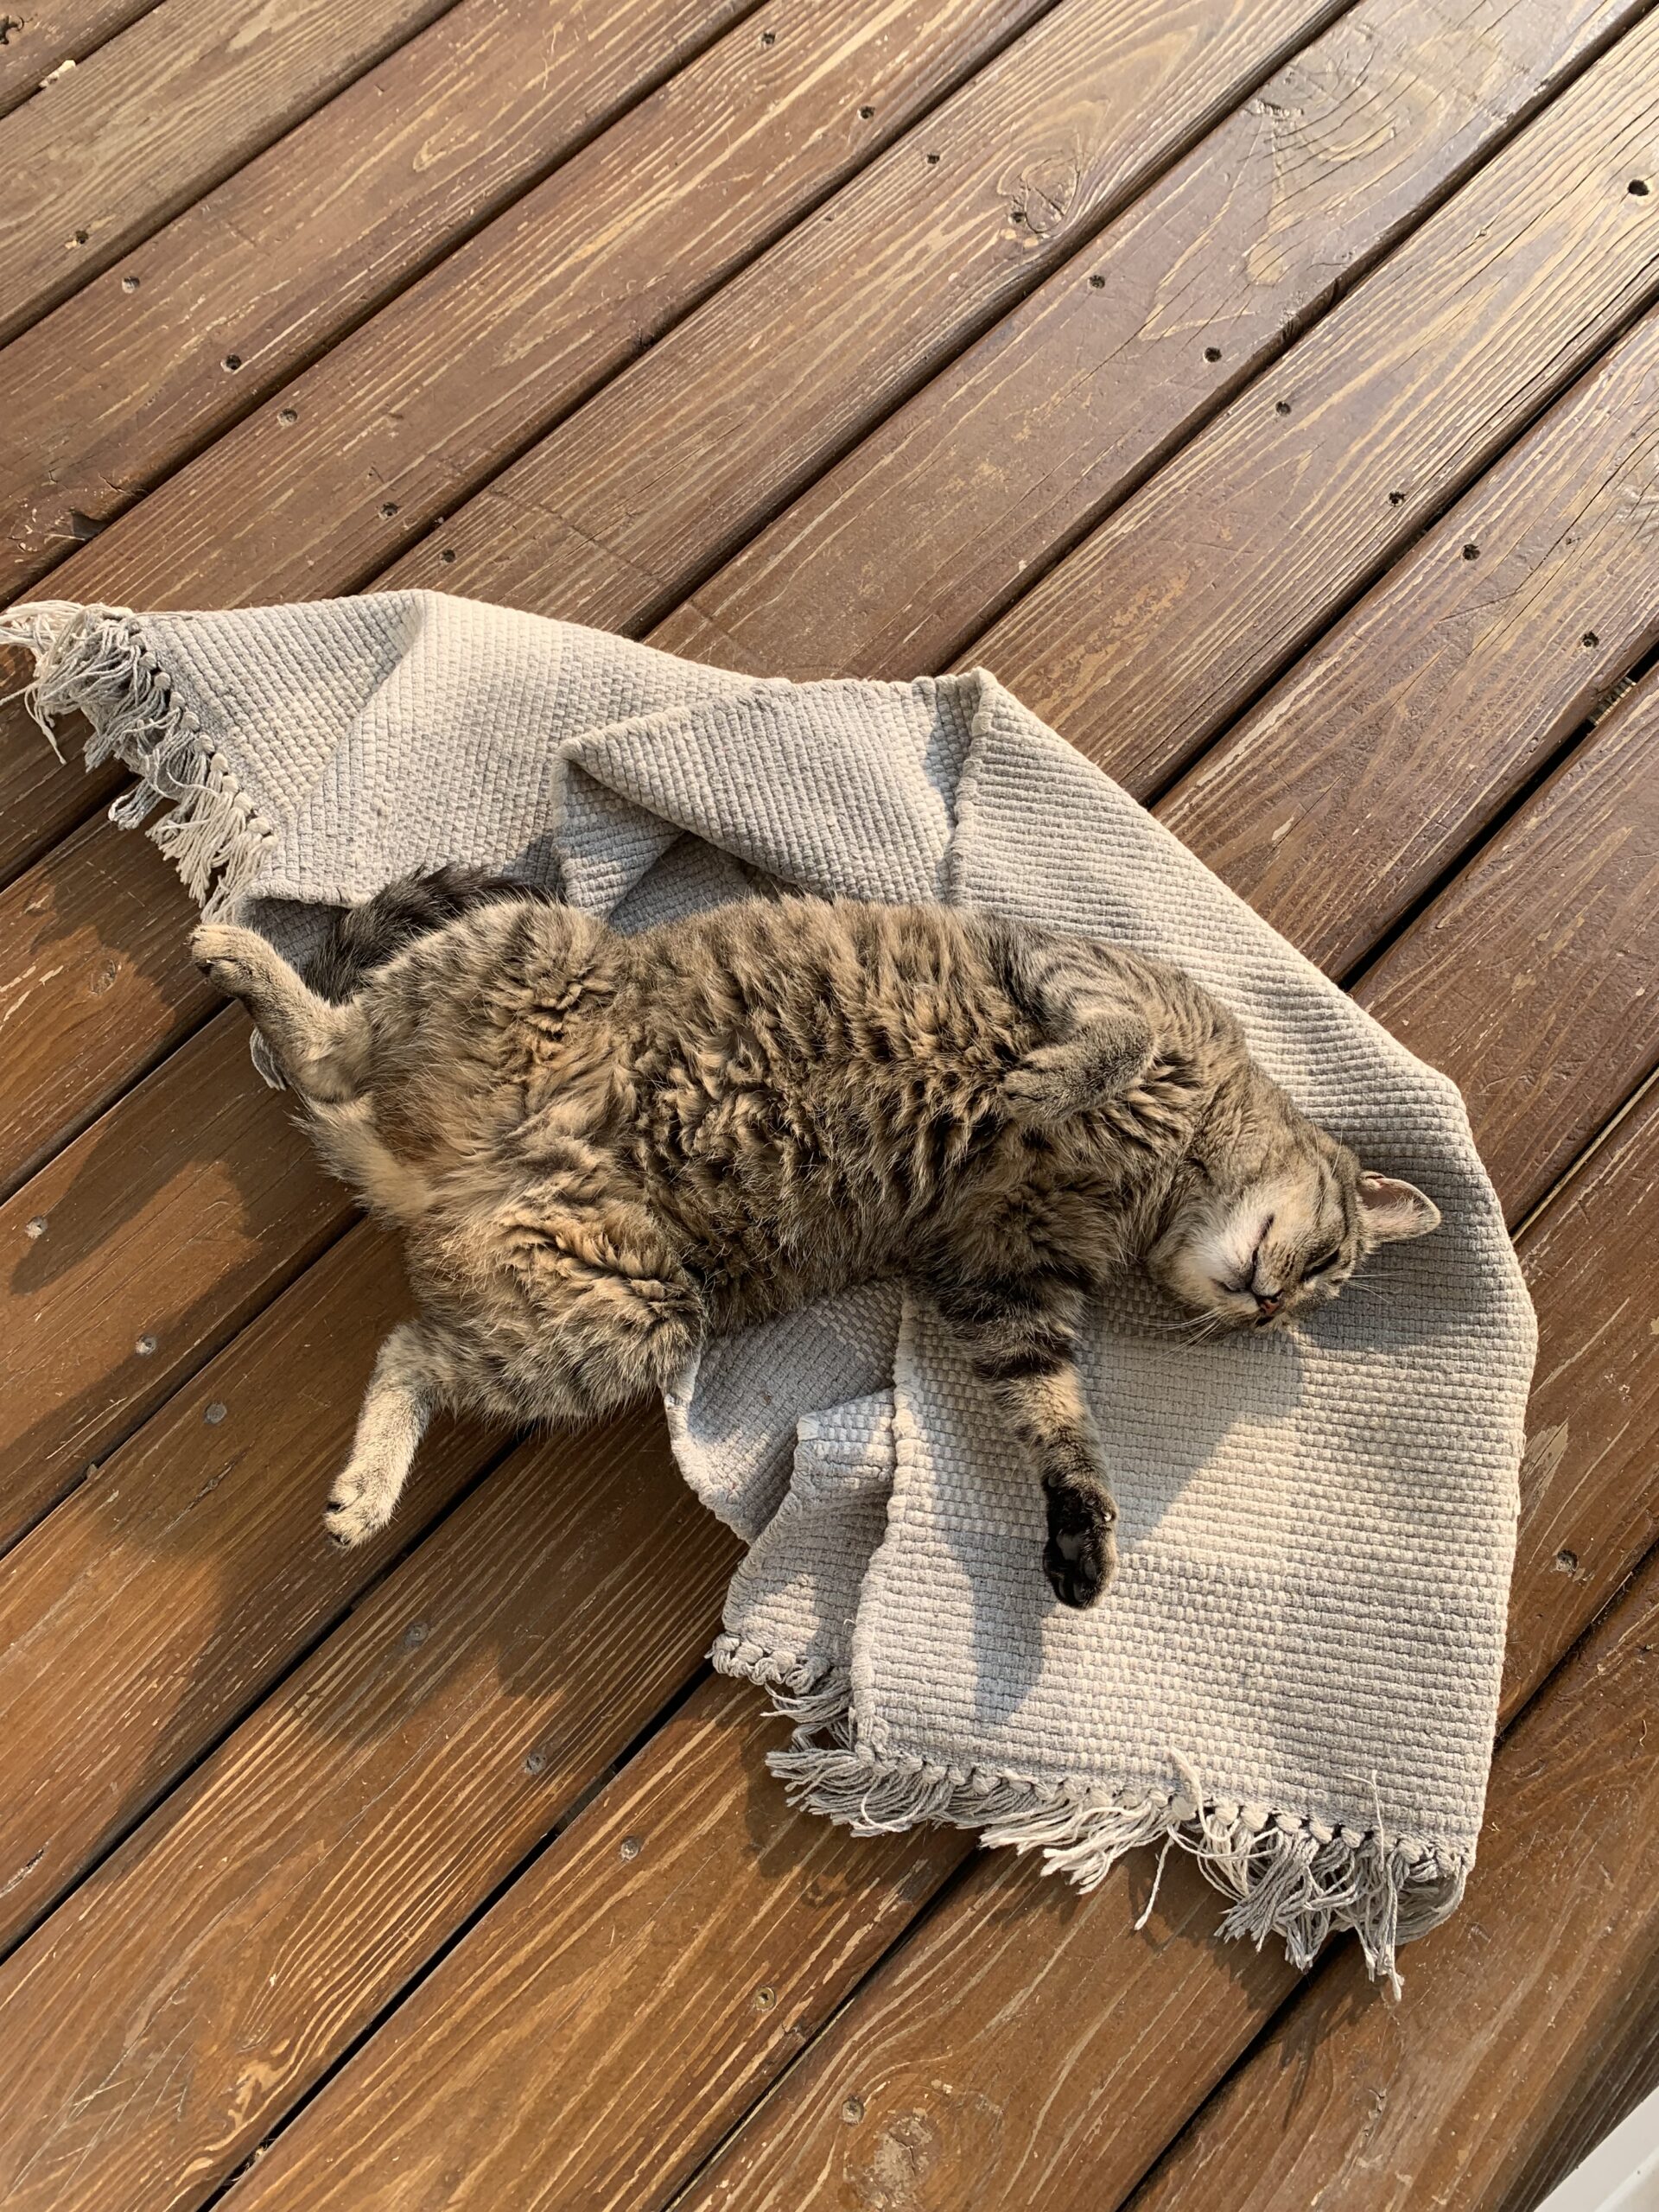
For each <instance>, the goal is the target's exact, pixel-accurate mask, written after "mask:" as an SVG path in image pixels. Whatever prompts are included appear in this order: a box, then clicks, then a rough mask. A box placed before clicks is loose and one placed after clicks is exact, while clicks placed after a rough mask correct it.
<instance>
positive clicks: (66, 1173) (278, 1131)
mask: <svg viewBox="0 0 1659 2212" xmlns="http://www.w3.org/2000/svg"><path fill="white" fill-rule="evenodd" d="M249 1034H250V1032H249V1029H248V1025H247V1023H246V1021H245V1020H244V1018H243V1016H242V1015H241V1014H240V1013H239V1012H227V1013H225V1014H219V1016H217V1017H216V1018H215V1019H214V1020H213V1021H212V1022H210V1023H209V1024H208V1026H207V1028H206V1029H205V1030H203V1031H202V1033H200V1035H199V1036H197V1037H194V1038H193V1039H191V1040H190V1042H189V1043H188V1045H186V1046H184V1047H183V1049H182V1050H181V1052H177V1053H175V1055H174V1056H173V1058H171V1059H170V1060H168V1062H167V1063H166V1065H164V1066H162V1067H161V1068H159V1069H158V1070H156V1072H155V1073H154V1074H153V1075H152V1076H150V1077H149V1078H148V1079H147V1081H146V1082H145V1083H144V1084H142V1085H141V1086H140V1088H139V1089H138V1090H137V1091H134V1092H130V1093H129V1094H128V1096H126V1097H125V1098H124V1099H123V1100H122V1101H121V1103H119V1104H118V1105H117V1106H115V1107H113V1108H111V1110H110V1112H109V1113H107V1114H106V1115H105V1116H103V1117H102V1118H101V1119H100V1120H99V1121H97V1122H94V1123H93V1124H92V1127H91V1128H89V1129H87V1130H86V1131H85V1133H84V1134H83V1135H80V1136H79V1137H78V1138H77V1139H76V1140H75V1141H74V1142H73V1144H72V1145H70V1146H69V1147H67V1149H66V1150H65V1151H63V1152H61V1153H60V1154H59V1155H58V1157H57V1158H56V1159H55V1160H54V1161H53V1162H52V1164H51V1166H49V1167H47V1168H45V1169H43V1170H42V1171H41V1173H39V1174H38V1175H35V1177H33V1178H32V1179H31V1180H30V1181H29V1182H28V1183H26V1184H24V1185H23V1186H22V1189H21V1190H20V1191H18V1192H16V1194H15V1195H14V1196H13V1197H12V1198H10V1199H9V1200H8V1201H7V1202H6V1204H5V1205H4V1206H3V1207H0V1251H3V1252H4V1253H5V1255H7V1268H8V1273H7V1275H6V1280H5V1284H4V1287H3V1291H0V1544H3V1543H5V1542H8V1541H10V1540H11V1539H12V1538H14V1537H15V1536H16V1535H17V1534H18V1533H19V1532H20V1531H21V1530H22V1529H27V1528H28V1527H29V1525H30V1523H31V1522H34V1521H35V1519H36V1518H37V1517H38V1516H39V1515H40V1514H41V1513H42V1512H43V1511H44V1510H46V1509H47V1507H48V1506H49V1505H50V1504H51V1503H52V1501H53V1500H54V1498H56V1497H61V1496H62V1495H63V1493H64V1491H67V1489H69V1488H70V1487H71V1486H72V1485H73V1484H74V1483H75V1482H76V1480H77V1479H78V1478H79V1476H80V1475H81V1474H82V1472H83V1471H85V1469H86V1465H87V1464H88V1462H89V1461H91V1460H92V1459H97V1458H99V1456H100V1455H101V1454H103V1453H104V1452H107V1451H109V1450H110V1449H111V1447H112V1446H114V1445H115V1444H117V1443H118V1442H119V1441H120V1440H121V1439H122V1438H123V1437H124V1436H126V1435H128V1434H130V1432H131V1431H132V1429H133V1428H134V1427H136V1426H137V1423H138V1422H139V1421H142V1420H143V1418H144V1417H145V1416H146V1415H147V1414H149V1413H150V1412H152V1411H153V1410H154V1409H155V1408H156V1407H157V1406H159V1405H160V1404H161V1403H162V1401H163V1400H164V1399H165V1398H166V1397H167V1396H168V1394H169V1393H170V1392H171V1391H172V1390H174V1389H176V1388H177V1387H178V1385H179V1384H180V1383H181V1382H182V1381H184V1380H185V1378H186V1377H187V1376H190V1375H192V1374H194V1372H195V1371H196V1370H197V1369H198V1368H199V1367H200V1365H201V1364H202V1363H203V1362H204V1361H205V1360H207V1359H208V1358H210V1357H212V1356H213V1353H214V1352H215V1351H217V1350H218V1349H219V1345H220V1344H223V1343H224V1342H225V1341H226V1338H228V1337H229V1336H230V1335H232V1332H234V1331H235V1330H236V1329H238V1327H239V1326H240V1325H241V1324H242V1323H243V1322H244V1321H245V1320H246V1319H248V1317H249V1316H250V1315H251V1314H252V1313H257V1311H258V1310H259V1308H260V1307H261V1306H263V1305H264V1303H265V1302H266V1300H268V1299H270V1298H271V1297H272V1296H273V1295H274V1294H276V1293H277V1291H279V1290H280V1289H281V1288H282V1287H283V1285H284V1284H285V1283H287V1282H289V1281H291V1280H292V1279H293V1277H294V1276H295V1275H296V1274H298V1273H299V1272H300V1270H301V1269H302V1268H303V1267H304V1266H305V1264H306V1262H307V1261H308V1260H309V1259H311V1258H313V1257H315V1255H316V1254H317V1253H318V1252H319V1251H320V1250H321V1249H322V1247H323V1246H324V1245H325V1244H326V1243H328V1242H329V1241H330V1240H331V1239H332V1238H333V1237H334V1236H336V1235H338V1233H339V1231H340V1229H341V1228H342V1227H343V1226H344V1225H345V1224H346V1222H347V1221H348V1220H349V1219H350V1217H351V1213H352V1206H351V1202H350V1200H349V1199H348V1198H347V1197H346V1193H345V1192H344V1191H343V1190H341V1189H340V1186H339V1185H337V1184H334V1183H331V1182H328V1181H326V1180H325V1179H324V1178H323V1175H322V1173H321V1170H320V1169H319V1168H318V1166H317V1164H316V1160H315V1154H314V1153H313V1151H312V1147H311V1145H310V1141H309V1140H308V1138H306V1137H305V1136H303V1135H302V1134H301V1132H300V1131H299V1130H298V1129H297V1128H296V1127H295V1126H294V1122H293V1117H292V1112H291V1109H290V1107H289V1103H288V1102H287V1101H286V1100H285V1099H284V1098H283V1096H281V1095H280V1094H279V1093H277V1092H276V1091H272V1090H266V1088H265V1086H264V1084H263V1083H262V1082H261V1081H260V1080H259V1078H258V1077H257V1075H256V1074H255V1073H254V1071H253V1069H252V1067H251V1065H250V1064H249V1060H248V1038H249Z"/></svg>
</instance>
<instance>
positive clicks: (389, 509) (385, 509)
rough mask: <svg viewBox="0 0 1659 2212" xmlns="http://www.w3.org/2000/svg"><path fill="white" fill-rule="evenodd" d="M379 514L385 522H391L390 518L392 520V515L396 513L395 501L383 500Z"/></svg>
mask: <svg viewBox="0 0 1659 2212" xmlns="http://www.w3.org/2000/svg"><path fill="white" fill-rule="evenodd" d="M380 512H381V513H382V514H383V515H384V516H385V518H386V520H387V521H388V522H390V521H391V518H392V517H393V515H395V514H396V513H397V500H396V499H387V500H385V502H384V503H383V504H382V505H381V509H380Z"/></svg>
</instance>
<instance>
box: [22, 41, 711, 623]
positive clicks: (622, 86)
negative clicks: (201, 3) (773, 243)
mask: <svg viewBox="0 0 1659 2212" xmlns="http://www.w3.org/2000/svg"><path fill="white" fill-rule="evenodd" d="M742 4H743V0H713V3H711V0H629V4H626V5H624V6H620V7H618V6H615V5H610V4H603V0H579V3H578V4H575V5H571V4H564V3H563V0H560V3H559V4H556V3H555V0H531V4H528V5H526V4H525V0H461V4H460V5H459V6H457V7H454V8H452V9H451V10H449V12H448V14H447V15H445V16H441V17H440V18H439V20H438V21H437V22H435V23H433V24H432V25H431V26H430V27H429V29H426V30H425V31H423V32H422V33H421V34H420V35H419V36H418V37H416V38H413V39H411V40H410V41H409V43H408V44H407V45H406V46H404V47H402V48H399V49H398V50H397V52H396V53H394V54H390V55H388V57H387V58H386V60H385V61H383V62H381V63H380V64H379V66H378V67H376V68H374V69H372V70H371V71H370V72H369V73H367V75H366V76H363V77H360V78H359V79H357V81H356V82H355V83H354V84H353V85H352V86H349V87H348V88H347V89H346V91H344V92H341V93H340V95H339V96H338V97H337V98H336V99H332V100H330V101H329V102H328V103H327V105H325V106H323V107H321V108H320V109H319V110H318V111H316V113H315V114H314V115H312V116H310V117H308V118H307V119H306V121H304V122H303V123H302V124H299V125H298V126H297V127H296V129H294V130H291V131H289V133H288V135H287V136H286V137H283V138H282V139H280V140H279V141H278V142H277V144H276V145H274V146H272V147H270V149H268V151H266V152H265V153H264V154H263V155H261V156H259V157H258V159H257V160H255V161H252V162H249V164H248V165H247V167H246V168H243V169H241V170H238V173H237V174H236V175H234V176H232V177H230V178H227V179H226V181H225V183H223V184H222V185H220V186H219V188H218V189H217V190H216V191H214V192H212V193H209V194H207V197H206V198H205V199H203V200H198V201H197V202H196V203H195V204H194V206H193V207H189V208H187V209H186V210H185V211H184V213H181V214H180V215H178V216H176V217H175V219H174V220H173V221H172V222H170V223H169V224H168V225H167V226H165V228H164V229H162V230H161V231H160V232H157V233H156V236H155V237H153V238H149V239H147V240H146V241H145V242H144V244H143V245H141V246H139V247H137V248H136V249H135V250H134V251H132V252H131V253H130V254H128V255H126V256H125V257H124V258H123V259H122V260H120V261H119V262H118V263H116V264H114V265H113V266H112V267H111V269H110V270H108V271H107V272H106V273H105V275H104V276H103V277H100V278H99V280H98V282H97V283H92V284H88V285H87V286H86V288H85V289H83V290H81V291H80V292H79V293H77V294H76V295H75V296H74V297H73V299H70V300H68V301H66V302H65V303H64V304H63V305H62V306H61V307H60V308H58V310H57V311H56V313H55V314H53V315H48V316H46V317H45V318H44V319H43V320H42V321H39V322H37V323H35V326H34V327H32V328H31V329H30V330H29V331H28V332H26V333H25V334H22V336H20V337H18V338H17V339H16V340H14V341H13V343H12V344H11V345H10V346H9V347H7V348H6V350H5V351H4V352H3V353H0V601H3V600H6V599H15V598H20V597H21V596H22V594H23V592H24V590H25V588H27V587H28V586H29V584H30V583H32V582H34V581H35V578H36V577H38V576H39V575H41V574H42V573H43V571H44V570H45V569H48V567H49V566H50V565H51V564H52V563H54V561H59V560H61V559H62V558H63V557H64V556H66V555H67V554H68V553H71V552H73V550H74V549H75V547H76V545H77V544H78V543H81V542H83V541H84V540H85V539H86V538H88V537H92V536H93V535H94V534H95V532H96V531H97V530H98V529H99V528H101V527H102V526H103V525H104V524H105V523H108V522H110V521H111V520H112V519H113V518H114V517H115V516H116V515H118V514H120V513H122V512H124V510H125V509H126V508H127V507H129V506H130V505H131V504H132V502H133V501H134V500H135V499H137V498H138V497H139V496H140V495H141V494H142V493H143V492H144V491H145V490H147V489H148V488H149V486H150V485H152V484H154V483H156V481H158V480H159V479H160V478H161V477H162V475H163V474H165V473H166V471H167V470H168V469H169V468H171V467H175V466H176V465H177V464H178V463H179V462H180V461H182V460H184V459H186V458H187V457H188V455H189V454H191V453H192V452H194V451H195V450H196V449H197V448H200V446H201V445H202V444H204V443H205V442H207V440H208V439H209V438H211V437H213V435H216V434H217V433H218V432H219V431H220V430H222V429H225V428H226V426H227V425H228V424H230V423H233V422H234V421H236V419H237V418H238V416H241V415H244V414H245V413H246V412H247V411H248V410H249V409H250V408H251V407H252V406H254V405H255V404H257V402H258V401H259V400H260V399H262V398H263V397H264V396H265V395H266V394H267V393H268V392H270V391H271V390H272V389H273V388H274V387H275V386H276V385H278V384H281V383H283V381H284V380H285V379H286V378H289V377H290V376H291V375H293V373H294V372H295V371H296V369H298V368H300V367H302V365H304V364H305V362H306V361H307V360H308V359H310V358H312V357H313V356H314V355H315V354H316V353H319V352H320V351H321V350H322V349H323V348H324V347H326V346H327V345H328V343H329V342H330V341H331V340H333V339H334V338H336V337H338V336H339V335H340V334H341V333H342V332H343V331H345V330H346V329H348V328H349V327H351V326H352V325H353V323H354V322H356V321H359V320H360V319H361V318H362V316H363V315H365V314H366V313H369V312H372V310H373V309H374V308H377V307H378V306H380V305H381V304H383V303H384V302H385V301H386V300H387V299H389V298H391V296H393V295H394V294H395V293H396V292H397V290H398V289H400V288H401V287H402V286H403V285H404V284H405V283H408V282H409V280H410V277H414V276H416V275H418V274H419V273H420V271H421V270H422V269H423V267H424V266H425V265H426V264H428V263H429V262H430V261H431V260H432V258H433V257H435V255H436V254H437V253H438V252H440V251H442V250H444V249H445V248H446V247H448V246H449V245H453V243H454V238H455V237H456V235H457V234H459V233H463V232H466V231H467V230H469V229H472V228H473V227H474V226H477V225H478V224H480V223H481V222H483V221H485V220H486V219H488V218H489V217H491V216H493V215H494V214H496V213H499V211H500V210H501V208H502V207H505V205H506V204H507V203H508V202H509V201H510V200H512V198H513V196H514V195H515V194H517V193H518V192H520V191H522V190H524V188H526V187H527V186H529V185H531V184H534V183H535V182H537V181H538V180H539V179H540V178H541V177H542V176H543V175H544V174H545V173H546V172H547V171H548V170H549V169H550V168H553V167H554V165H555V164H556V162H558V161H559V160H560V159H561V158H562V157H563V156H565V155H566V154H569V152H570V151H572V150H573V149H574V148H575V147H576V146H577V145H579V144H580V143H582V141H583V140H584V139H585V138H587V137H589V136H591V135H592V133H593V132H594V130H595V129H596V128H597V127H598V126H599V125H601V124H602V123H604V122H605V121H607V120H608V119H610V118H612V117H613V116H614V114H615V113H617V112H618V111H620V109H621V108H622V107H624V106H625V105H627V103H628V102H629V101H630V100H632V99H638V98H639V96H640V95H641V94H642V93H643V92H648V91H650V90H651V89H652V87H653V86H655V85H656V84H657V83H658V81H659V80H660V79H663V78H664V77H666V76H668V75H670V74H671V73H672V72H673V70H674V69H675V68H677V67H678V66H679V65H680V64H681V63H682V62H683V61H684V60H685V59H686V58H687V55H688V54H690V52H692V51H694V50H695V49H696V48H698V47H700V46H702V45H703V44H705V43H706V42H708V41H709V40H710V39H712V38H713V37H714V36H715V34H716V33H717V32H718V31H719V30H720V29H722V28H723V27H724V25H725V24H726V23H728V22H730V21H731V20H733V19H734V18H735V17H736V16H738V14H739V13H740V10H741V6H742ZM232 359H233V360H234V361H235V362H236V363H237V366H236V368H235V370H234V371H229V370H227V369H226V362H227V361H230V360H232Z"/></svg>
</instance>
